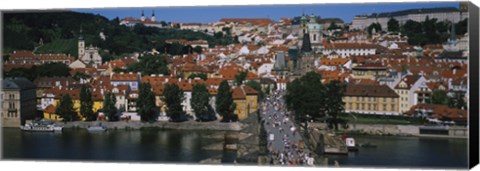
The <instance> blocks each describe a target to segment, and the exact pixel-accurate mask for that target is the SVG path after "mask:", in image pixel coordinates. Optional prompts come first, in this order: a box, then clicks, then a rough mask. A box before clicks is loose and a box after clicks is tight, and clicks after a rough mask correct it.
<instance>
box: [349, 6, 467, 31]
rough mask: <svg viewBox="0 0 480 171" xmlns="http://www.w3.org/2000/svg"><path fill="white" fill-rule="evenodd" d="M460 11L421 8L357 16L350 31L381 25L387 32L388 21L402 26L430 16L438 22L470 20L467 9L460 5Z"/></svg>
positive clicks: (443, 8)
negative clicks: (392, 20)
mask: <svg viewBox="0 0 480 171" xmlns="http://www.w3.org/2000/svg"><path fill="white" fill-rule="evenodd" d="M460 6H461V8H460V10H459V9H458V8H455V7H442V8H421V9H409V10H403V11H395V12H384V13H378V14H377V13H374V14H370V15H357V16H355V17H354V18H353V21H352V25H351V27H350V30H355V29H358V30H363V29H365V28H367V27H368V26H370V24H372V23H377V22H378V23H380V25H382V30H387V28H388V24H387V23H388V20H390V18H394V19H396V20H397V21H398V22H399V24H400V25H403V24H405V23H406V22H407V21H408V20H413V21H416V22H422V21H425V18H426V17H427V16H428V17H429V18H430V19H432V18H436V19H437V21H453V22H455V23H456V22H459V21H461V20H463V19H465V18H468V10H467V8H465V7H463V6H464V5H463V6H462V5H460Z"/></svg>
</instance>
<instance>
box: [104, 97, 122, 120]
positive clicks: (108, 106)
mask: <svg viewBox="0 0 480 171" xmlns="http://www.w3.org/2000/svg"><path fill="white" fill-rule="evenodd" d="M116 103H117V98H116V97H115V95H114V94H113V93H111V92H108V93H107V94H105V97H104V99H103V109H102V111H103V113H104V114H105V116H107V118H108V120H109V121H118V117H117V116H116V114H117V112H118V110H117V107H116V106H115V104H116Z"/></svg>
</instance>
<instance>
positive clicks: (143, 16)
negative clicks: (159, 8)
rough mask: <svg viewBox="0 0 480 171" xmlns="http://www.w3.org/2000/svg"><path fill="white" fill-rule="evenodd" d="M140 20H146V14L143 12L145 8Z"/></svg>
mask: <svg viewBox="0 0 480 171" xmlns="http://www.w3.org/2000/svg"><path fill="white" fill-rule="evenodd" d="M140 21H142V22H143V21H145V14H144V13H143V10H142V16H141V17H140Z"/></svg>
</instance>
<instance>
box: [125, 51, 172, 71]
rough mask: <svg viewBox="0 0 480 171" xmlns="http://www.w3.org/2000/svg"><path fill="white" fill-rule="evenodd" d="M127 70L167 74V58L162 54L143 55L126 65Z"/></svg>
mask: <svg viewBox="0 0 480 171" xmlns="http://www.w3.org/2000/svg"><path fill="white" fill-rule="evenodd" d="M127 71H129V72H142V75H151V74H164V75H167V74H169V70H168V67H167V59H166V57H165V56H164V55H144V56H142V57H140V61H139V62H138V63H133V64H129V65H128V66H127Z"/></svg>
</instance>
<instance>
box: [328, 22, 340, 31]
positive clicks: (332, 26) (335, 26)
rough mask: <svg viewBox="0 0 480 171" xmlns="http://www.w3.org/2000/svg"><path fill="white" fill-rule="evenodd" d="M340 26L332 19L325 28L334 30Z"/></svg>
mask: <svg viewBox="0 0 480 171" xmlns="http://www.w3.org/2000/svg"><path fill="white" fill-rule="evenodd" d="M339 28H340V27H338V26H337V25H336V24H335V22H334V21H332V22H331V23H330V26H328V28H327V30H336V29H339Z"/></svg>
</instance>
